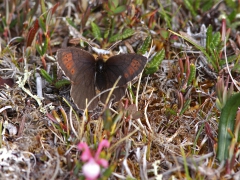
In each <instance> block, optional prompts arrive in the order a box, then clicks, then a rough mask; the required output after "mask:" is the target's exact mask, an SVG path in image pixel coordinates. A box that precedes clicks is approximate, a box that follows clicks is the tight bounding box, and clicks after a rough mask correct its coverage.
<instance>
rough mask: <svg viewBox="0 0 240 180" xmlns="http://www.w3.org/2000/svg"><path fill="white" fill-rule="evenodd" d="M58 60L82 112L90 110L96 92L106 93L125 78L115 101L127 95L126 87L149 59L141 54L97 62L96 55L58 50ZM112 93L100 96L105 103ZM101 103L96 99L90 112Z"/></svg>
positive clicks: (79, 51) (69, 49) (113, 57)
mask: <svg viewBox="0 0 240 180" xmlns="http://www.w3.org/2000/svg"><path fill="white" fill-rule="evenodd" d="M57 61H58V64H59V66H60V67H61V69H62V70H63V71H64V73H65V75H66V76H67V77H68V78H69V79H70V80H71V84H72V87H71V91H70V93H71V97H72V99H73V101H74V103H75V104H76V105H77V107H78V108H79V109H84V108H85V107H86V99H88V102H89V101H90V100H91V99H92V98H93V97H94V96H95V95H96V89H95V87H97V88H98V90H99V91H104V90H106V89H109V88H112V87H113V85H114V83H115V82H116V80H117V79H118V78H119V77H120V76H121V78H120V80H119V81H118V84H117V86H118V87H119V88H116V89H115V90H114V91H113V95H114V96H115V99H114V100H115V101H118V100H120V99H121V98H122V97H123V96H124V95H125V90H126V84H127V82H129V81H131V80H132V79H133V78H134V77H136V76H137V75H138V74H139V73H140V72H142V70H143V68H144V67H145V65H146V63H147V58H146V57H144V56H142V55H139V54H121V55H116V56H112V57H110V58H109V59H108V60H107V61H106V62H105V61H103V59H102V58H100V57H98V58H97V59H95V58H94V57H93V55H91V54H90V53H88V52H87V51H84V50H82V49H79V48H75V47H68V48H65V49H59V50H58V51H57ZM107 96H108V92H106V93H104V94H103V95H101V96H100V100H101V101H102V102H105V101H106V99H107ZM97 104H98V99H95V100H94V101H93V102H92V103H91V104H90V105H89V107H88V108H89V109H90V110H91V109H94V108H95V107H96V106H97Z"/></svg>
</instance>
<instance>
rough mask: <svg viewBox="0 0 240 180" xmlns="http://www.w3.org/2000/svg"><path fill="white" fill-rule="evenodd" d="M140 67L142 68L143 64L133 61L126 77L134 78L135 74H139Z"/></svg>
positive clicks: (125, 74)
mask: <svg viewBox="0 0 240 180" xmlns="http://www.w3.org/2000/svg"><path fill="white" fill-rule="evenodd" d="M140 67H141V64H140V63H139V62H138V60H136V59H133V60H132V62H131V64H130V66H128V68H127V71H126V72H125V73H124V77H125V78H126V79H128V78H130V77H132V76H134V75H135V74H138V73H139V68H140Z"/></svg>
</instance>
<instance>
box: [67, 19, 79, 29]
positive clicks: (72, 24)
mask: <svg viewBox="0 0 240 180" xmlns="http://www.w3.org/2000/svg"><path fill="white" fill-rule="evenodd" d="M66 21H67V22H68V24H69V25H71V26H72V27H74V28H75V29H77V26H76V25H75V24H74V22H73V21H72V19H70V18H69V17H67V18H66Z"/></svg>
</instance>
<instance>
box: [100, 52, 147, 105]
mask: <svg viewBox="0 0 240 180" xmlns="http://www.w3.org/2000/svg"><path fill="white" fill-rule="evenodd" d="M146 63H147V58H146V57H144V56H142V55H139V54H121V55H116V56H113V57H110V58H109V59H108V60H107V61H106V64H105V66H106V68H105V72H104V73H105V75H104V76H105V78H106V80H105V81H106V83H105V85H104V86H105V87H103V89H108V88H112V87H113V85H114V83H115V82H116V80H117V79H118V77H121V78H120V80H119V82H118V84H117V86H119V87H120V88H118V89H115V90H114V92H113V94H114V95H115V97H116V99H115V100H116V101H118V100H119V99H121V98H122V96H124V94H125V88H126V83H127V82H129V81H131V80H132V79H133V78H134V77H136V76H137V75H138V74H139V73H140V72H141V71H142V70H143V68H144V67H145V65H146ZM98 83H99V82H96V84H97V86H100V85H98ZM101 86H103V85H101ZM107 94H108V93H105V94H103V96H101V100H102V101H103V102H105V100H106V98H107Z"/></svg>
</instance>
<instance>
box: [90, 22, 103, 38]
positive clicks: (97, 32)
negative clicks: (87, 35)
mask: <svg viewBox="0 0 240 180" xmlns="http://www.w3.org/2000/svg"><path fill="white" fill-rule="evenodd" d="M91 26H92V32H93V35H94V38H96V39H97V40H98V41H101V39H102V35H101V31H100V29H99V27H98V26H97V25H96V24H95V23H94V22H91Z"/></svg>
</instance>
